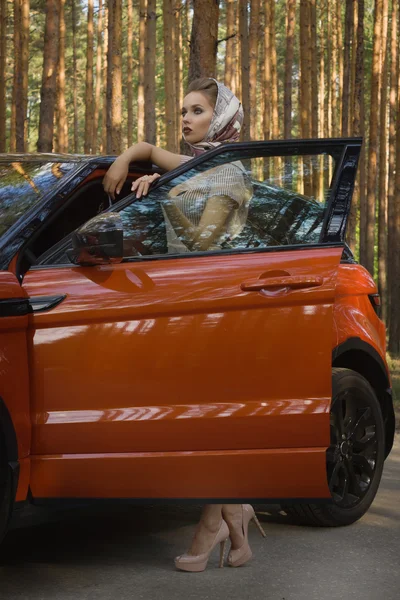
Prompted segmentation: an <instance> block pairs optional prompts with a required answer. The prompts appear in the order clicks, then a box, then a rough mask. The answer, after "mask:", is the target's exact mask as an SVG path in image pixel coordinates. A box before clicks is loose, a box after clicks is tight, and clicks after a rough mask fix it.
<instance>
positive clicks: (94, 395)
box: [23, 247, 342, 498]
mask: <svg viewBox="0 0 400 600" xmlns="http://www.w3.org/2000/svg"><path fill="white" fill-rule="evenodd" d="M341 253H342V249H341V248H340V247H331V248H318V249H307V251H304V250H290V251H286V252H285V251H283V252H280V251H277V252H268V253H254V254H236V255H229V256H227V255H225V256H223V255H215V256H209V257H195V256H192V257H190V259H186V260H182V259H167V260H156V261H137V262H136V261H134V262H130V263H122V264H118V265H112V266H111V265H110V266H101V267H86V268H82V267H60V268H52V269H46V270H45V271H44V270H41V269H36V270H31V271H29V272H28V273H27V274H26V277H25V279H24V284H23V285H24V289H25V290H26V292H27V293H28V294H29V296H31V297H35V296H57V295H64V294H65V295H66V298H65V299H64V300H63V301H62V302H61V303H60V304H59V305H58V306H56V307H55V308H53V309H52V310H51V311H49V312H43V313H36V314H34V315H31V316H30V323H29V331H28V347H29V354H30V359H31V368H30V376H31V394H32V395H31V416H32V473H31V488H32V493H33V494H34V496H39V497H52V496H54V495H56V496H57V495H60V494H61V495H62V496H71V495H72V496H73V497H74V496H76V495H77V493H78V492H77V481H81V482H82V485H80V486H79V489H80V493H79V494H78V495H80V496H84V497H92V495H95V496H97V495H98V494H99V487H98V484H97V483H96V479H97V475H96V472H97V470H98V469H100V472H102V473H103V476H104V477H103V478H102V490H103V491H102V494H101V495H102V496H103V497H121V496H125V495H126V496H127V497H143V494H144V496H146V497H148V496H149V490H150V489H153V491H154V494H156V497H158V496H160V497H167V495H166V494H169V493H171V494H173V496H174V497H176V496H177V490H178V489H182V493H183V495H184V497H198V490H197V488H196V486H194V487H193V486H192V483H190V481H193V478H192V477H189V478H188V477H187V476H186V477H185V481H186V483H185V484H184V485H183V484H181V483H179V482H180V480H181V478H182V477H184V472H185V470H186V469H187V468H188V467H187V465H188V461H187V458H188V456H192V457H193V459H194V457H195V456H196V457H198V458H197V459H196V460H198V461H199V465H201V469H202V473H201V474H200V473H199V474H198V477H199V480H201V481H203V484H204V485H203V494H202V495H203V496H204V494H205V495H206V496H207V497H209V498H211V497H220V495H221V494H222V495H223V496H226V497H228V496H230V495H231V494H232V491H233V489H235V490H236V494H235V497H240V496H242V497H246V496H248V495H249V494H250V496H251V497H260V498H261V497H264V498H265V497H271V498H272V497H282V494H283V490H286V491H287V492H288V485H289V487H290V486H292V487H291V490H292V491H291V494H293V493H294V491H295V490H297V491H296V495H297V496H299V497H301V496H306V497H310V490H311V488H310V486H309V482H308V481H307V482H306V484H304V485H303V484H302V483H301V481H303V482H305V481H306V479H304V471H303V474H302V475H301V476H300V471H299V468H298V464H299V463H298V458H295V456H296V452H298V451H300V450H301V453H302V456H303V458H304V456H305V455H306V454H307V456H308V454H309V457H308V458H307V459H306V463H307V461H308V460H310V461H311V462H310V471H309V472H310V473H313V475H312V479H313V480H314V486H313V487H312V489H313V497H329V491H328V487H327V484H326V476H325V450H326V447H327V446H328V445H329V405H330V397H331V362H330V355H331V351H332V344H331V339H332V321H333V304H334V300H335V286H336V276H337V271H338V265H339V262H340V257H341ZM44 273H46V277H44V276H43V274H44ZM285 274H286V275H290V276H294V277H304V280H305V281H307V278H309V277H310V276H313V277H321V280H322V285H320V286H317V287H309V288H307V287H306V288H304V289H293V290H290V289H288V288H282V289H279V288H278V289H274V290H271V291H261V292H244V291H242V289H241V284H242V283H243V282H244V281H247V280H252V279H255V278H260V279H266V278H267V279H268V277H271V278H272V277H273V278H276V277H277V276H283V275H285ZM307 448H310V452H309V453H307V452H306V453H305V454H304V452H305V450H304V449H307ZM240 453H244V454H246V456H247V458H246V461H245V462H246V464H247V465H249V474H248V475H246V476H245V475H244V474H243V477H239V479H238V480H237V478H236V475H235V469H236V467H235V465H236V462H237V461H239V462H240V460H239V456H240ZM119 455H120V456H121V461H122V463H123V464H124V465H126V469H127V470H125V471H124V468H123V467H116V465H117V464H118V462H119V461H118V460H117V457H118V456H119ZM95 457H96V460H95ZM200 457H201V458H200ZM217 458H218V460H217ZM111 459H112V460H111ZM243 460H244V459H243ZM272 463H273V464H275V465H276V468H274V469H273V473H274V477H272V476H270V475H269V477H268V481H263V482H262V483H260V482H259V481H257V477H255V472H257V471H258V469H261V471H264V468H266V467H267V465H268V469H270V467H271V465H272ZM306 463H304V461H303V463H302V464H303V465H306ZM217 464H218V465H224V470H225V473H224V480H225V484H224V486H222V487H221V485H222V484H219V485H218V486H216V485H215V481H216V480H217V472H218V470H219V467H218V468H216V467H215V465H217ZM243 464H244V463H243ZM95 465H96V466H95ZM99 465H102V466H101V467H100V466H99ZM128 465H129V466H128ZM141 465H146V469H150V466H151V469H150V471H149V472H148V475H147V478H148V482H149V485H150V482H151V481H152V480H153V481H154V480H156V479H157V478H158V477H162V475H161V473H164V472H165V470H166V469H167V470H166V473H165V478H166V479H168V480H170V479H172V480H175V485H173V484H172V483H171V485H169V486H166V487H165V486H164V487H163V486H162V485H159V484H157V485H153V488H151V486H150V487H149V485H147V484H146V485H144V483H143V486H142V483H141V481H140V480H139V479H138V476H139V474H140V473H141V472H142V469H143V468H144V467H142V466H141ZM166 465H168V468H167V467H166ZM172 465H173V467H172ZM250 467H251V468H250ZM311 467H312V468H311ZM246 468H247V467H246ZM58 469H60V471H58ZM64 469H65V470H66V471H65V474H64V475H63V476H62V473H64ZM71 469H72V470H74V473H75V475H74V476H73V477H72V478H71V479H70V478H69V476H68V473H69V472H70V471H71ZM115 469H117V471H116V470H115ZM254 469H255V470H256V471H254ZM55 471H58V472H59V474H60V476H59V477H57V481H58V482H59V483H58V484H57V483H56V482H55V481H54V474H55ZM116 472H120V473H125V476H124V477H122V475H121V477H122V479H121V481H120V483H119V484H118V485H117V484H116V481H115V477H116V475H115V473H116ZM228 472H230V473H231V476H228V474H227V473H228ZM250 472H251V473H252V474H250ZM128 473H129V477H128ZM211 473H213V475H212V476H211ZM289 474H290V475H289ZM131 475H132V476H131ZM288 480H291V482H292V483H290V484H289V483H288ZM84 482H86V484H84ZM207 482H208V484H207ZM159 483H160V482H159ZM182 485H183V488H184V489H183V488H182ZM252 485H253V487H252ZM68 486H71V488H70V489H69V488H68ZM144 490H146V491H144ZM163 490H164V491H163ZM283 495H284V494H283ZM178 496H179V494H178Z"/></svg>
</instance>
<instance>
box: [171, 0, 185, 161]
mask: <svg viewBox="0 0 400 600" xmlns="http://www.w3.org/2000/svg"><path fill="white" fill-rule="evenodd" d="M181 8H182V0H174V35H173V41H174V82H175V135H176V140H175V148H176V151H177V152H179V147H180V143H181V139H182V132H181V112H182V104H183V86H182V75H183V63H182V27H181Z"/></svg>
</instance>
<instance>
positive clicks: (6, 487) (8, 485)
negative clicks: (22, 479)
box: [0, 439, 13, 544]
mask: <svg viewBox="0 0 400 600" xmlns="http://www.w3.org/2000/svg"><path fill="white" fill-rule="evenodd" d="M12 506H13V475H12V470H11V467H10V466H9V464H8V463H7V460H6V455H5V452H4V445H3V444H2V443H1V439H0V544H1V542H2V540H3V538H4V536H5V534H6V533H7V529H8V525H9V523H10V518H11V509H12Z"/></svg>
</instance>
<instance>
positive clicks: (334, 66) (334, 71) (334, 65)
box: [329, 0, 339, 137]
mask: <svg viewBox="0 0 400 600" xmlns="http://www.w3.org/2000/svg"><path fill="white" fill-rule="evenodd" d="M336 6H337V2H336V0H330V2H329V10H330V11H331V35H332V38H331V48H332V62H331V81H330V88H331V98H330V99H331V111H332V136H333V137H336V136H337V135H338V134H339V121H338V101H337V80H338V37H337V31H338V18H337V16H338V15H337V10H336Z"/></svg>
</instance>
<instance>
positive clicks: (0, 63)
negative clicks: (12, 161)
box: [0, 0, 7, 152]
mask: <svg viewBox="0 0 400 600" xmlns="http://www.w3.org/2000/svg"><path fill="white" fill-rule="evenodd" d="M6 35H7V0H0V90H5V89H6V64H7V61H6V55H7V37H6ZM6 145H7V133H6V95H5V93H4V94H0V152H5V151H6Z"/></svg>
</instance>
